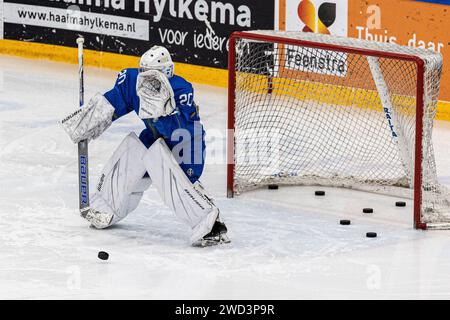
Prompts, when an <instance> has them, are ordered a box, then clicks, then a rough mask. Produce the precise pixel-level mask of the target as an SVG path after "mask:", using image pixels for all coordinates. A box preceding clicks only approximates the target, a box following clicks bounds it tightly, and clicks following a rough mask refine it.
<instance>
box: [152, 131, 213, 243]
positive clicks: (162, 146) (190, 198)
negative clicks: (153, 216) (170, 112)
mask: <svg viewBox="0 0 450 320" xmlns="http://www.w3.org/2000/svg"><path fill="white" fill-rule="evenodd" d="M144 164H145V167H146V169H147V172H148V174H149V175H150V177H151V179H152V182H153V185H154V186H155V187H156V189H157V190H158V192H159V194H160V195H161V198H162V199H163V201H164V204H166V205H167V206H168V207H170V208H171V209H172V210H173V211H174V212H175V215H176V216H177V217H178V218H179V219H180V220H182V221H183V222H185V223H186V224H187V225H188V226H189V227H190V228H191V230H192V235H191V241H192V243H195V242H196V241H198V240H200V239H201V238H203V237H204V236H205V235H207V234H208V233H209V232H211V229H212V227H213V225H214V223H215V221H216V219H217V217H218V215H219V210H218V209H217V207H216V206H215V205H214V203H212V201H210V200H209V199H208V198H207V197H205V196H203V194H202V193H201V192H199V191H198V190H197V189H196V188H194V187H193V185H192V183H191V181H190V180H189V179H188V178H187V177H186V175H185V174H184V172H183V170H181V168H180V166H179V164H178V163H177V161H176V160H175V158H174V156H173V155H172V152H171V151H170V149H169V148H168V147H167V145H166V143H165V142H164V140H163V139H158V140H157V141H156V142H155V143H153V145H152V146H151V147H150V148H149V149H148V150H147V152H146V153H145V156H144Z"/></svg>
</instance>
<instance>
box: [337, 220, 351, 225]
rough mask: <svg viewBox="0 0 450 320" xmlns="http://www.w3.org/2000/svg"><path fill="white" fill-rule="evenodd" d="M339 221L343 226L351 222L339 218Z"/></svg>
mask: <svg viewBox="0 0 450 320" xmlns="http://www.w3.org/2000/svg"><path fill="white" fill-rule="evenodd" d="M339 223H340V224H341V225H343V226H349V225H350V224H351V221H350V220H341V221H339Z"/></svg>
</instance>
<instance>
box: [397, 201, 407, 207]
mask: <svg viewBox="0 0 450 320" xmlns="http://www.w3.org/2000/svg"><path fill="white" fill-rule="evenodd" d="M395 206H396V207H406V202H405V201H397V202H396V203H395Z"/></svg>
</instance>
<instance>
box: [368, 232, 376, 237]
mask: <svg viewBox="0 0 450 320" xmlns="http://www.w3.org/2000/svg"><path fill="white" fill-rule="evenodd" d="M366 237H367V238H376V237H377V233H376V232H367V233H366Z"/></svg>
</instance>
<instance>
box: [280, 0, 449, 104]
mask: <svg viewBox="0 0 450 320" xmlns="http://www.w3.org/2000/svg"><path fill="white" fill-rule="evenodd" d="M426 2H430V3H425V2H424V1H415V0H410V1H392V0H365V1H361V0H280V14H279V25H280V29H281V30H290V31H309V32H317V33H324V34H331V35H336V36H348V37H352V38H360V39H365V40H369V41H380V42H391V43H397V44H401V45H405V46H411V47H420V48H427V49H431V50H434V51H437V52H440V53H442V55H443V57H444V69H443V74H442V81H441V94H440V100H444V101H450V49H449V45H450V34H449V33H448V30H449V27H450V10H449V9H450V7H448V6H446V5H443V4H447V3H448V2H449V1H447V0H443V1H442V0H441V1H437V0H434V1H426ZM431 2H434V3H431ZM449 113H450V110H449Z"/></svg>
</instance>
